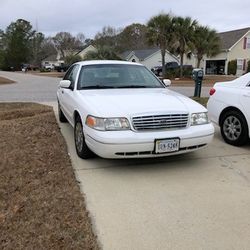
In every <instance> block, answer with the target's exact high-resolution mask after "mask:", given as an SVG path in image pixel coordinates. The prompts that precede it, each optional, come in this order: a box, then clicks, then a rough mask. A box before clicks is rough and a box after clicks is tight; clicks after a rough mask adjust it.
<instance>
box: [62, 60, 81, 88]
mask: <svg viewBox="0 0 250 250" xmlns="http://www.w3.org/2000/svg"><path fill="white" fill-rule="evenodd" d="M79 67H80V66H79V65H78V64H76V65H73V66H72V67H70V68H69V70H68V72H67V73H66V75H65V76H64V78H63V80H70V81H71V87H72V89H74V86H75V82H76V76H77V73H78V70H79Z"/></svg>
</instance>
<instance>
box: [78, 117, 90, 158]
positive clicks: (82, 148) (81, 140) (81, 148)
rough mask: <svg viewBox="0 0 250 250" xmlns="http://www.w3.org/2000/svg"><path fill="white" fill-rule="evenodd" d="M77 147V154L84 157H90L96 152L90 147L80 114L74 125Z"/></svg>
mask: <svg viewBox="0 0 250 250" xmlns="http://www.w3.org/2000/svg"><path fill="white" fill-rule="evenodd" d="M74 138H75V148H76V153H77V155H78V156H79V157H80V158H82V159H89V158H92V157H93V156H94V153H93V152H92V151H91V150H90V149H89V148H88V146H87V144H86V142H85V137H84V134H83V127H82V122H81V118H80V117H79V116H78V117H77V118H76V121H75V127H74Z"/></svg>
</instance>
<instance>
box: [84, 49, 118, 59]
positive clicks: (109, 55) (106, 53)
mask: <svg viewBox="0 0 250 250" xmlns="http://www.w3.org/2000/svg"><path fill="white" fill-rule="evenodd" d="M84 60H121V58H120V57H119V56H118V55H117V54H116V53H115V52H114V51H113V49H111V48H109V47H106V46H104V47H98V48H97V50H96V51H89V52H88V53H87V54H86V55H85V57H84Z"/></svg>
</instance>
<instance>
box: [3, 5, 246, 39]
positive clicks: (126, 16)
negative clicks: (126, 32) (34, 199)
mask: <svg viewBox="0 0 250 250" xmlns="http://www.w3.org/2000/svg"><path fill="white" fill-rule="evenodd" d="M249 10H250V1H249V0H241V1H235V0H219V1H218V0H210V1H202V0H189V1H187V0H176V1H173V0H144V1H143V0H113V1H111V0H70V1H69V0H67V1H65V0H42V1H41V0H0V29H5V28H6V26H7V25H9V24H10V22H12V21H15V20H17V19H18V18H23V19H26V20H27V21H30V22H31V23H32V25H33V26H34V28H36V26H38V29H39V31H41V32H43V33H45V34H46V35H54V34H55V33H57V32H59V31H69V32H72V33H74V34H76V33H78V32H82V33H84V34H85V36H86V37H89V38H93V37H94V35H95V34H96V33H97V32H98V31H101V29H102V27H103V26H108V25H109V26H113V27H116V28H122V27H125V26H127V25H129V24H132V23H135V22H139V23H143V24H146V22H147V21H148V20H149V19H150V17H152V16H154V15H157V14H159V13H161V12H165V13H168V12H171V13H172V14H174V15H181V16H190V17H192V18H193V19H197V20H198V21H199V22H200V23H201V24H203V25H208V26H210V27H211V28H214V29H216V30H217V31H227V30H232V29H238V28H245V27H250V18H249Z"/></svg>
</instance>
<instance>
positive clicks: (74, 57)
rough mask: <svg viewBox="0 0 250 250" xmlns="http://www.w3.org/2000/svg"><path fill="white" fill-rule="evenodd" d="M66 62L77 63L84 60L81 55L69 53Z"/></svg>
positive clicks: (67, 63)
mask: <svg viewBox="0 0 250 250" xmlns="http://www.w3.org/2000/svg"><path fill="white" fill-rule="evenodd" d="M64 61H65V64H66V65H69V66H70V65H71V64H73V63H76V62H79V61H82V58H81V56H79V55H68V56H66V57H65V60H64Z"/></svg>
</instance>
